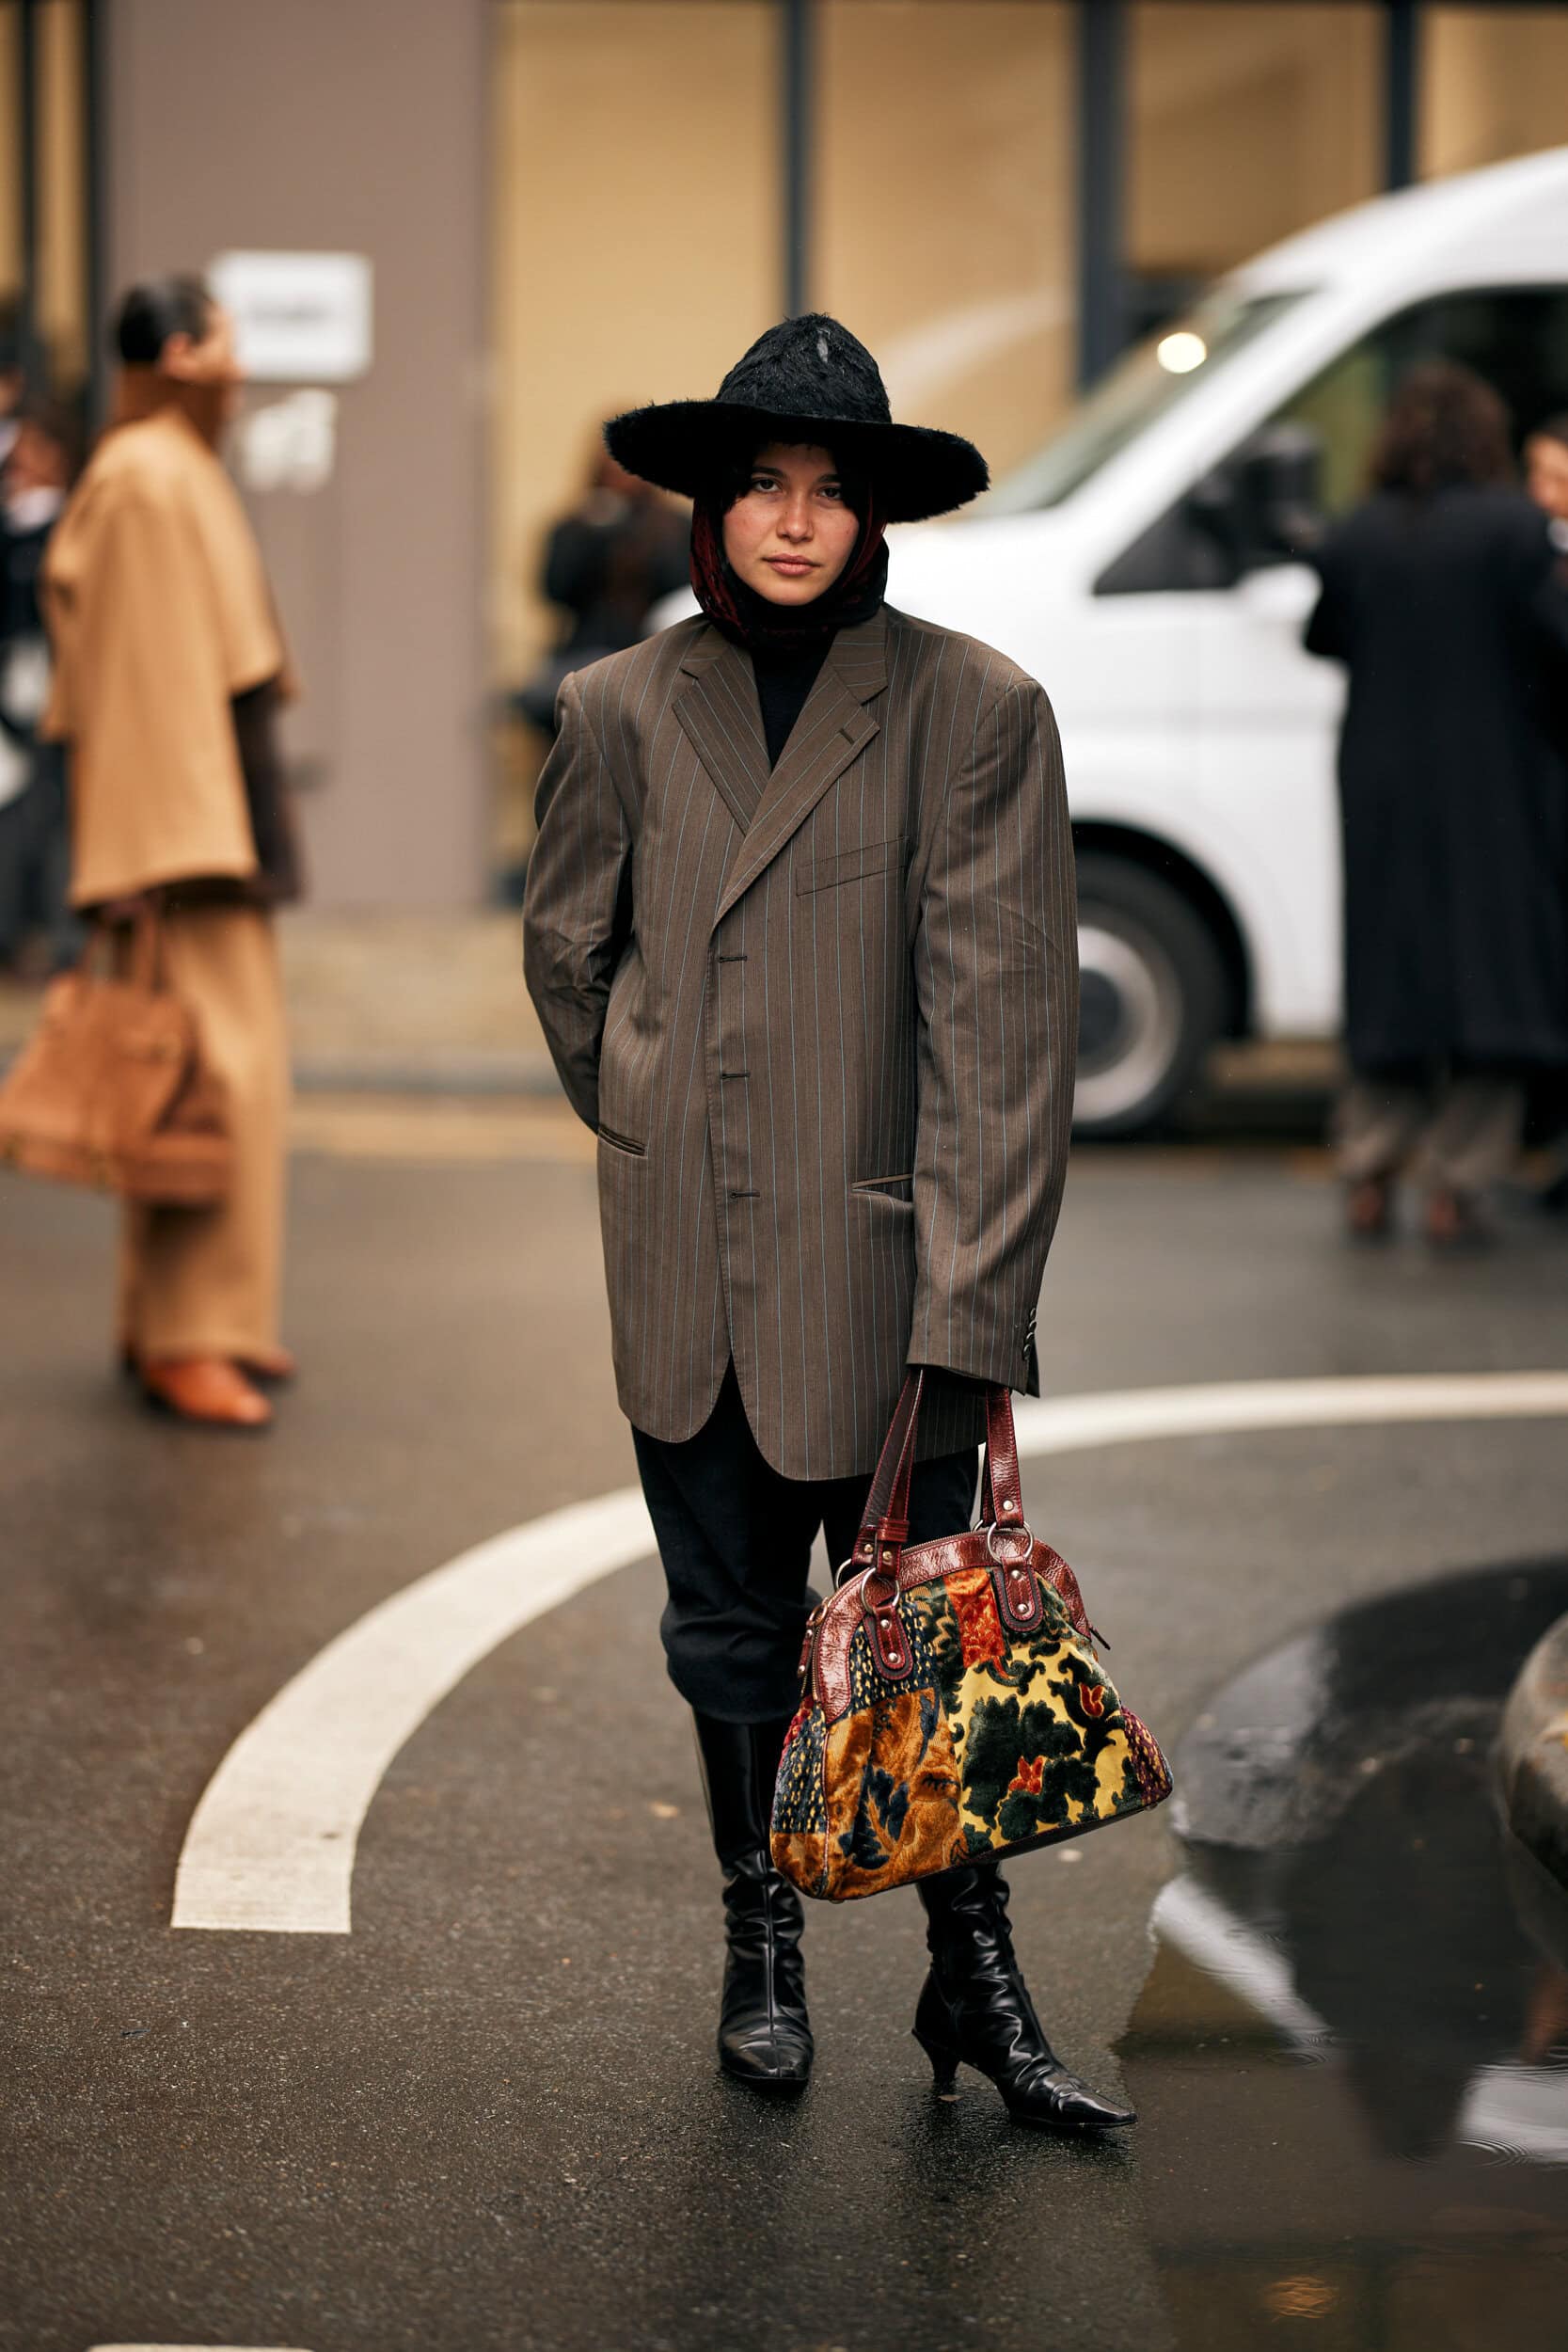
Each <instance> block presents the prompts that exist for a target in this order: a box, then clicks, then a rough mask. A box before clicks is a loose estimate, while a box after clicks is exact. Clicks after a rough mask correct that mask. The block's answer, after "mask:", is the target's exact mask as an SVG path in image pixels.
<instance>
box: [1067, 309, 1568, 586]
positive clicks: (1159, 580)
mask: <svg viewBox="0 0 1568 2352" xmlns="http://www.w3.org/2000/svg"><path fill="white" fill-rule="evenodd" d="M1419 359H1458V360H1461V361H1463V362H1464V364H1465V366H1466V367H1469V368H1474V369H1475V371H1476V373H1477V374H1478V375H1483V376H1485V377H1486V379H1487V381H1488V382H1489V383H1491V384H1493V385H1495V386H1496V387H1497V390H1498V391H1499V392H1501V394H1502V396H1503V398H1504V399H1505V400H1506V401H1507V403H1508V405H1509V408H1510V410H1511V412H1512V414H1513V422H1514V431H1515V437H1516V438H1518V439H1523V437H1525V435H1526V434H1528V432H1529V431H1530V429H1531V427H1532V426H1534V425H1536V424H1538V423H1539V422H1540V421H1541V420H1542V419H1543V418H1544V417H1547V416H1550V415H1552V414H1553V413H1554V411H1557V412H1560V410H1562V409H1563V408H1565V407H1568V286H1500V287H1491V288H1484V289H1477V290H1475V291H1473V292H1468V293H1464V294H1437V295H1434V296H1433V297H1432V298H1431V299H1429V300H1428V301H1425V302H1418V303H1413V304H1412V305H1411V307H1410V309H1409V310H1400V311H1397V312H1396V313H1395V315H1394V316H1393V317H1392V318H1387V319H1385V320H1384V321H1383V322H1382V323H1381V325H1379V326H1375V327H1373V329H1372V330H1371V332H1370V334H1369V335H1366V336H1364V337H1363V338H1362V340H1361V342H1358V343H1354V344H1352V345H1351V347H1350V349H1349V350H1347V351H1344V352H1341V353H1340V355H1339V357H1338V358H1337V359H1335V360H1334V361H1332V362H1331V364H1330V365H1329V366H1328V367H1326V368H1325V369H1324V370H1323V373H1322V374H1321V375H1318V376H1315V377H1314V378H1313V380H1312V381H1311V382H1310V383H1309V384H1306V385H1304V386H1303V387H1302V389H1301V390H1300V391H1299V392H1295V393H1292V395H1291V398H1290V399H1289V400H1287V401H1286V402H1284V403H1283V405H1281V406H1280V407H1279V408H1278V409H1276V410H1275V414H1274V415H1273V416H1272V417H1271V418H1269V419H1267V420H1266V424H1268V425H1277V424H1288V425H1298V426H1305V427H1306V428H1307V430H1308V431H1309V432H1310V433H1311V434H1312V436H1313V437H1314V439H1315V440H1316V442H1317V444H1318V447H1319V451H1320V453H1321V472H1320V482H1319V489H1320V496H1321V501H1322V505H1323V511H1324V513H1325V514H1326V515H1327V516H1330V517H1333V516H1338V515H1342V514H1343V513H1344V512H1345V510H1346V508H1347V507H1350V506H1353V505H1354V503H1355V501H1356V500H1357V499H1358V498H1360V497H1361V496H1362V495H1363V492H1364V490H1365V487H1366V481H1367V469H1368V466H1369V464H1370V458H1371V453H1372V444H1373V441H1374V440H1375V438H1376V437H1377V429H1378V426H1379V423H1380V422H1381V421H1382V418H1383V413H1384V410H1385V409H1386V406H1387V405H1388V401H1389V399H1390V397H1391V395H1392V393H1393V389H1394V387H1395V385H1396V384H1397V383H1398V382H1399V379H1400V378H1401V376H1402V375H1403V373H1405V371H1406V369H1407V368H1410V367H1413V366H1414V365H1415V363H1416V362H1417V361H1418V360H1419ZM1248 439H1249V440H1250V439H1251V435H1249V436H1248ZM1238 454H1240V453H1238ZM1226 471H1227V469H1226V468H1225V467H1224V466H1222V467H1219V468H1217V469H1216V471H1215V476H1214V477H1213V478H1214V479H1223V477H1224V475H1225V473H1226ZM1259 560H1267V559H1259ZM1274 560H1278V559H1277V558H1275V559H1274ZM1235 576H1236V566H1235V563H1234V562H1233V561H1229V562H1227V555H1226V551H1225V550H1224V548H1222V547H1221V545H1220V544H1219V543H1218V542H1217V541H1216V538H1215V535H1214V532H1213V531H1212V529H1211V528H1209V527H1207V526H1206V524H1205V520H1204V516H1203V514H1202V512H1201V511H1200V506H1199V502H1198V501H1197V500H1196V499H1195V498H1194V497H1193V496H1192V495H1191V493H1189V494H1188V496H1187V497H1185V498H1183V499H1182V500H1180V501H1179V503H1178V504H1177V505H1175V506H1174V507H1172V508H1171V509H1170V510H1169V512H1168V513H1167V514H1165V515H1163V516H1161V517H1160V519H1159V521H1158V522H1156V523H1154V524H1152V525H1151V526H1150V528H1149V529H1148V530H1147V531H1145V532H1142V533H1141V534H1140V536H1139V537H1138V538H1137V539H1136V540H1135V541H1134V542H1133V544H1132V547H1130V548H1127V549H1126V550H1125V552H1124V553H1123V554H1121V555H1120V556H1118V557H1117V560H1116V561H1115V563H1113V564H1110V565H1109V567H1108V568H1107V569H1106V571H1105V572H1104V573H1102V575H1101V579H1100V580H1099V581H1098V583H1097V593H1098V594H1100V595H1101V596H1127V595H1137V594H1140V593H1141V594H1145V595H1147V594H1148V593H1150V592H1154V591H1161V590H1164V591H1166V592H1168V591H1169V590H1171V589H1180V588H1223V587H1227V586H1228V585H1229V584H1230V582H1231V580H1234V578H1235Z"/></svg>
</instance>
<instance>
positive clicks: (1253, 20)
mask: <svg viewBox="0 0 1568 2352" xmlns="http://www.w3.org/2000/svg"><path fill="white" fill-rule="evenodd" d="M1383 17H1384V11H1383V9H1382V8H1377V7H1370V6H1368V7H1351V6H1334V7H1326V8H1325V7H1323V6H1318V5H1307V6H1281V7H1270V6H1255V7H1243V6H1236V5H1231V0H1224V4H1223V5H1217V6H1215V5H1210V6H1202V7H1176V6H1170V5H1166V0H1142V4H1141V5H1139V6H1136V7H1134V8H1132V11H1131V25H1132V56H1131V67H1132V72H1131V80H1130V87H1129V94H1128V95H1129V121H1128V144H1129V173H1130V184H1129V190H1128V219H1127V241H1128V250H1127V263H1128V269H1129V273H1130V275H1131V278H1132V287H1131V290H1130V294H1131V301H1130V307H1131V310H1132V324H1133V325H1134V326H1140V327H1141V326H1151V325H1153V324H1154V322H1155V321H1156V320H1158V319H1161V318H1166V317H1169V316H1170V315H1171V314H1172V313H1173V312H1174V311H1175V310H1180V309H1183V308H1185V307H1186V305H1187V303H1188V302H1190V301H1191V300H1192V299H1193V297H1194V295H1195V294H1196V292H1197V290H1198V288H1199V287H1201V286H1203V285H1206V284H1207V283H1208V281H1209V280H1210V279H1211V278H1215V277H1217V276H1218V275H1219V274H1220V272H1221V271H1223V270H1227V269H1229V268H1232V267H1233V266H1234V265H1235V264H1236V263H1237V262H1244V261H1246V260H1247V259H1248V258H1249V257H1250V256H1251V255H1252V254H1254V253H1258V252H1260V251H1261V250H1262V249H1263V247H1264V246H1269V245H1273V244H1275V242H1276V241H1277V240H1278V239H1279V238H1281V237H1285V236H1289V235H1290V234H1291V232H1292V231H1293V230H1298V229H1305V228H1307V226H1308V225H1309V224H1310V223H1311V222H1313V221H1317V220H1322V219H1323V218H1325V217H1326V216H1327V215H1329V214H1330V213H1338V212H1342V211H1343V210H1344V208H1345V207H1346V206H1347V205H1350V204H1357V203H1359V202H1360V201H1361V200H1362V199H1364V198H1366V197H1369V196H1375V195H1376V194H1377V192H1378V188H1379V186H1380V183H1381V172H1382V155H1381V152H1380V144H1379V142H1380V123H1381V105H1382V87H1383V84H1382V74H1383V39H1384V23H1383Z"/></svg>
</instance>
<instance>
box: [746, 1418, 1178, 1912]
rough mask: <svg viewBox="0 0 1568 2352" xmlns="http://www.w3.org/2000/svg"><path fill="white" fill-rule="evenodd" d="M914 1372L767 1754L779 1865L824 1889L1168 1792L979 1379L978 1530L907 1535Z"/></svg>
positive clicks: (837, 1889)
mask: <svg viewBox="0 0 1568 2352" xmlns="http://www.w3.org/2000/svg"><path fill="white" fill-rule="evenodd" d="M924 1384H925V1375H924V1374H923V1373H919V1372H914V1373H911V1375H910V1376H909V1378H908V1380H907V1381H906V1382H905V1385H904V1391H903V1394H902V1395H901V1396H900V1398H899V1400H898V1406H897V1409H896V1411H895V1414H894V1417H893V1425H892V1427H891V1428H890V1429H889V1431H888V1437H887V1443H886V1444H885V1445H884V1447H883V1448H882V1457H881V1460H880V1461H879V1463H878V1465H877V1473H876V1476H875V1478H874V1479H873V1480H872V1484H871V1491H870V1494H869V1496H868V1498H867V1502H866V1508H865V1515H864V1518H863V1524H862V1527H861V1531H860V1534H859V1535H858V1536H857V1537H856V1539H855V1548H854V1550H853V1552H852V1553H851V1555H850V1557H849V1559H848V1560H847V1562H846V1564H845V1565H844V1566H843V1568H841V1569H840V1571H839V1581H838V1586H837V1589H836V1590H835V1591H834V1592H833V1593H832V1594H830V1596H829V1597H828V1598H827V1599H826V1600H825V1601H823V1602H822V1603H821V1605H820V1606H819V1607H818V1608H817V1609H816V1612H815V1613H814V1614H813V1616H812V1618H811V1621H810V1624H809V1625H808V1626H807V1629H806V1640H805V1647H804V1650H803V1652H802V1655H801V1660H800V1671H801V1679H802V1687H803V1696H802V1700H801V1705H800V1711H799V1712H798V1714H797V1715H796V1717H795V1720H794V1722H793V1724H791V1725H790V1728H789V1735H788V1738H787V1739H786V1740H785V1742H784V1756H783V1758H782V1760H781V1763H780V1766H779V1777H778V1785H777V1788H776V1790H775V1793H774V1800H773V1822H772V1840H771V1842H772V1850H773V1859H774V1862H775V1863H776V1864H777V1865H778V1867H779V1868H780V1869H781V1870H782V1871H783V1872H784V1876H785V1877H786V1878H788V1879H790V1880H791V1881H793V1883H794V1884H795V1885H797V1886H798V1887H799V1888H800V1892H801V1893H802V1894H803V1895H816V1896H820V1897H822V1898H824V1899H826V1900H827V1901H829V1902H847V1901H848V1900H849V1899H851V1898H852V1897H854V1896H857V1895H880V1894H883V1893H885V1892H886V1891H887V1890H888V1889H889V1888H890V1887H895V1886H905V1885H907V1884H909V1883H910V1882H911V1880H913V1879H922V1878H930V1877H933V1876H935V1874H936V1873H937V1872H938V1871H941V1870H948V1869H952V1868H954V1867H956V1866H958V1864H961V1863H967V1862H978V1861H1000V1860H1001V1859H1002V1858H1003V1856H1005V1855H1006V1854H1012V1853H1022V1852H1024V1851H1027V1849H1028V1848H1029V1847H1031V1846H1045V1845H1052V1844H1054V1843H1055V1842H1056V1841H1057V1840H1058V1839H1060V1838H1064V1837H1078V1836H1082V1835H1083V1834H1084V1832H1085V1830H1091V1829H1099V1828H1100V1827H1101V1823H1103V1822H1106V1821H1119V1820H1126V1819H1129V1818H1130V1817H1131V1816H1132V1815H1134V1814H1137V1813H1143V1812H1146V1811H1147V1810H1148V1807H1149V1806H1150V1805H1156V1804H1161V1803H1162V1802H1163V1801H1164V1798H1166V1797H1167V1796H1169V1794H1170V1788H1171V1779H1170V1772H1169V1771H1168V1769H1167V1768H1166V1764H1165V1760H1164V1756H1162V1755H1161V1753H1160V1750H1159V1748H1158V1746H1157V1745H1156V1743H1155V1741H1154V1740H1153V1739H1152V1738H1151V1736H1150V1734H1149V1733H1148V1731H1147V1730H1146V1728H1145V1727H1144V1725H1143V1724H1141V1723H1140V1722H1139V1720H1138V1718H1137V1716H1136V1715H1134V1714H1133V1713H1132V1709H1131V1708H1128V1707H1124V1706H1123V1704H1122V1702H1121V1700H1120V1698H1119V1697H1118V1696H1117V1692H1116V1691H1115V1689H1114V1688H1113V1687H1112V1685H1111V1683H1110V1682H1109V1681H1108V1679H1107V1678H1106V1676H1105V1672H1104V1669H1103V1668H1102V1666H1101V1663H1100V1658H1099V1654H1098V1652H1097V1650H1096V1646H1095V1644H1096V1640H1097V1638H1099V1639H1103V1636H1100V1637H1097V1636H1096V1634H1095V1632H1094V1629H1093V1628H1092V1627H1091V1626H1090V1624H1089V1621H1088V1618H1087V1617H1086V1615H1085V1612H1084V1598H1083V1595H1082V1594H1081V1593H1080V1591H1079V1589H1078V1580H1077V1578H1076V1577H1075V1576H1074V1575H1073V1573H1072V1570H1071V1569H1070V1568H1069V1566H1068V1565H1067V1562H1066V1561H1065V1560H1064V1559H1062V1557H1061V1556H1060V1554H1059V1553H1057V1552H1054V1551H1053V1550H1052V1549H1051V1546H1050V1545H1049V1544H1043V1543H1041V1542H1040V1541H1039V1539H1038V1537H1037V1536H1036V1535H1034V1534H1032V1533H1031V1532H1030V1529H1029V1527H1028V1525H1027V1524H1026V1522H1025V1520H1024V1518H1023V1504H1022V1495H1021V1492H1020V1487H1019V1474H1018V1440H1017V1438H1016V1436H1015V1434H1014V1429H1013V1408H1012V1401H1011V1399H1010V1398H1009V1396H1008V1394H1007V1391H1006V1389H1001V1388H996V1389H991V1390H990V1391H988V1395H987V1442H986V1470H985V1479H984V1485H983V1499H982V1508H981V1519H980V1525H979V1527H978V1528H976V1529H975V1530H974V1532H973V1533H966V1534H958V1535H948V1536H944V1537H942V1539H941V1540H940V1541H939V1542H936V1543H927V1544H916V1545H906V1543H905V1537H906V1536H907V1535H908V1533H909V1510H910V1479H911V1473H912V1471H913V1468H914V1456H915V1433H916V1429H917V1427H918V1424H919V1419H920V1400H921V1393H922V1390H923V1388H924Z"/></svg>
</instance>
